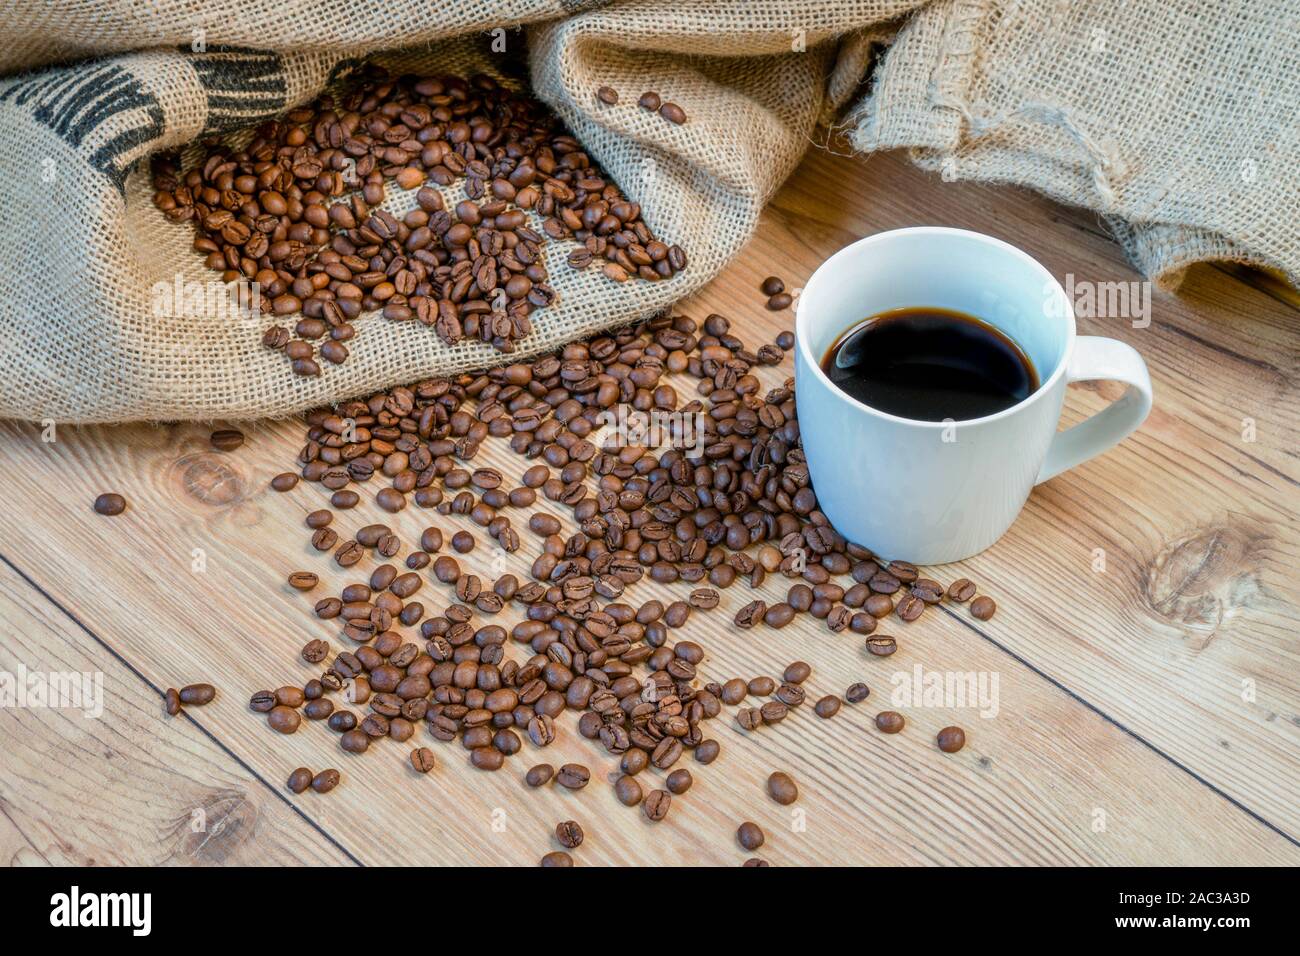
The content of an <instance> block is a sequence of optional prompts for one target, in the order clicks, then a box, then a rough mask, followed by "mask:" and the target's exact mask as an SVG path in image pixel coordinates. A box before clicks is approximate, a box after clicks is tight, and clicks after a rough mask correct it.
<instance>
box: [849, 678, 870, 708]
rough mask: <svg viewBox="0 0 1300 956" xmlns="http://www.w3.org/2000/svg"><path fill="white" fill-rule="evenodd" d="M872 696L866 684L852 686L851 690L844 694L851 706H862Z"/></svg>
mask: <svg viewBox="0 0 1300 956" xmlns="http://www.w3.org/2000/svg"><path fill="white" fill-rule="evenodd" d="M870 696H871V688H869V687H868V686H867V685H866V684H861V683H858V684H850V685H849V689H848V690H846V691H845V692H844V699H845V700H847V701H848V702H849V703H850V704H860V703H862V702H863V701H864V700H866V699H867V698H868V697H870Z"/></svg>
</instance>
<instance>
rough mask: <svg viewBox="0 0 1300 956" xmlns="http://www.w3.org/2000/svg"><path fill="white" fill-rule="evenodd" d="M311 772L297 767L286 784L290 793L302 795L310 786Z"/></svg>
mask: <svg viewBox="0 0 1300 956" xmlns="http://www.w3.org/2000/svg"><path fill="white" fill-rule="evenodd" d="M311 781H312V772H311V771H310V770H308V769H307V768H306V767H299V768H298V769H297V770H295V771H294V772H293V773H291V774H289V782H288V784H287V786H288V788H289V792H290V793H304V792H305V791H306V790H307V788H308V787H310V786H311Z"/></svg>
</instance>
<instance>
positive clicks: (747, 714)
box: [736, 707, 763, 730]
mask: <svg viewBox="0 0 1300 956" xmlns="http://www.w3.org/2000/svg"><path fill="white" fill-rule="evenodd" d="M736 723H737V724H739V725H740V729H741V730H757V729H758V728H759V727H762V726H763V715H762V713H760V712H759V709H758V708H757V707H742V708H740V710H738V711H737V712H736Z"/></svg>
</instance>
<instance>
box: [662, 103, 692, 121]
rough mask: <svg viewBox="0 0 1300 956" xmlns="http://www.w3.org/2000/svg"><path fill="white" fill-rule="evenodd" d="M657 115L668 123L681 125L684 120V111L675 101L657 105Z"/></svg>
mask: <svg viewBox="0 0 1300 956" xmlns="http://www.w3.org/2000/svg"><path fill="white" fill-rule="evenodd" d="M659 115H660V116H662V117H663V118H664V119H666V120H668V122H670V123H674V124H676V125H678V126H681V125H682V124H683V123H685V122H686V111H685V110H684V109H682V108H681V107H680V106H678V105H677V104H676V103H664V104H662V105H661V106H660V107H659Z"/></svg>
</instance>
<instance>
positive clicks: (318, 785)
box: [311, 768, 341, 793]
mask: <svg viewBox="0 0 1300 956" xmlns="http://www.w3.org/2000/svg"><path fill="white" fill-rule="evenodd" d="M340 779H341V777H340V775H339V772H338V771H337V770H334V769H332V768H331V769H329V770H322V771H321V772H320V773H318V774H316V776H314V777H312V778H311V788H312V789H313V790H315V791H316V792H317V793H329V792H330V791H331V790H333V789H334V788H335V787H337V786H338V785H339V780H340Z"/></svg>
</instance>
